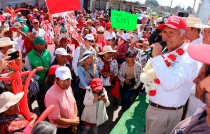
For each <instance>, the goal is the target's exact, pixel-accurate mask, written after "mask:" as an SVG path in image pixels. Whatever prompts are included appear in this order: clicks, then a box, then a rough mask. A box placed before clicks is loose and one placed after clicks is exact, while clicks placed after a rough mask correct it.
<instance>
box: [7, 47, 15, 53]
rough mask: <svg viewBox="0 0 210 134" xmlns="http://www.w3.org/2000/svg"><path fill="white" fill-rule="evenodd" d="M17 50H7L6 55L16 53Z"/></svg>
mask: <svg viewBox="0 0 210 134" xmlns="http://www.w3.org/2000/svg"><path fill="white" fill-rule="evenodd" d="M16 51H17V50H15V49H14V48H10V49H9V50H7V52H6V54H11V53H14V52H16Z"/></svg>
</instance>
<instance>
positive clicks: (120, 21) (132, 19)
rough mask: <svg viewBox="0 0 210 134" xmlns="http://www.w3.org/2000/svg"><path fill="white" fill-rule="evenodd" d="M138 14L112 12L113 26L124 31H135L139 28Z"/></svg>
mask: <svg viewBox="0 0 210 134" xmlns="http://www.w3.org/2000/svg"><path fill="white" fill-rule="evenodd" d="M137 17H138V15H137V14H131V13H128V12H125V11H115V10H112V11H111V24H112V27H113V28H116V29H124V30H128V31H131V30H135V29H136V27H137Z"/></svg>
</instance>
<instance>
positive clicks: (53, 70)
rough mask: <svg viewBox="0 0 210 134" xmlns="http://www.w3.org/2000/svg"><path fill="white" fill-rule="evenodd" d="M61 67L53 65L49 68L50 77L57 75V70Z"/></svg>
mask: <svg viewBox="0 0 210 134" xmlns="http://www.w3.org/2000/svg"><path fill="white" fill-rule="evenodd" d="M58 67H59V65H53V66H51V67H50V68H49V71H48V75H52V74H55V70H56V69H57V68H58Z"/></svg>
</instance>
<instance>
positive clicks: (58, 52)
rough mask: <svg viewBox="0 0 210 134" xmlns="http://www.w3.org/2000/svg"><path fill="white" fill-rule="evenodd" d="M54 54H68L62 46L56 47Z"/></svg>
mask: <svg viewBox="0 0 210 134" xmlns="http://www.w3.org/2000/svg"><path fill="white" fill-rule="evenodd" d="M55 54H59V55H69V54H68V53H67V52H66V50H65V49H64V48H57V49H56V50H55Z"/></svg>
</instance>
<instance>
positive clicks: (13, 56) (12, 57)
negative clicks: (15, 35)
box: [8, 51, 19, 60]
mask: <svg viewBox="0 0 210 134" xmlns="http://www.w3.org/2000/svg"><path fill="white" fill-rule="evenodd" d="M8 56H10V58H9V60H14V59H16V58H18V57H19V53H18V51H16V52H13V53H11V54H8Z"/></svg>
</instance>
